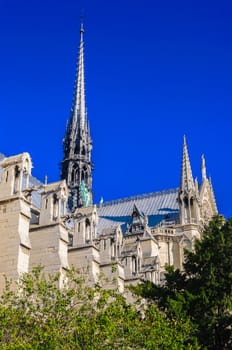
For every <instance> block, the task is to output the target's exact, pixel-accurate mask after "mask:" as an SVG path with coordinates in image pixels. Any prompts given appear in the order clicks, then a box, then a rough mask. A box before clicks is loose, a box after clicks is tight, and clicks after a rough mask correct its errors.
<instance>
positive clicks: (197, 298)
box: [139, 216, 232, 350]
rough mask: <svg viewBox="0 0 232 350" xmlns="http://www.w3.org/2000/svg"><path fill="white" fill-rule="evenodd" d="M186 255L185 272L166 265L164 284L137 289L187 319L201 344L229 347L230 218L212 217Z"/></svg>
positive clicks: (218, 348) (231, 287) (231, 331)
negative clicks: (193, 246) (192, 249)
mask: <svg viewBox="0 0 232 350" xmlns="http://www.w3.org/2000/svg"><path fill="white" fill-rule="evenodd" d="M185 254H186V260H185V263H184V272H180V271H179V270H175V269H174V268H173V267H170V266H169V267H167V272H166V282H165V284H164V286H159V287H157V286H154V285H152V284H149V283H148V284H144V285H143V286H141V287H140V288H139V289H140V290H139V292H140V293H141V294H142V295H144V296H146V297H149V298H152V299H153V300H156V301H157V303H158V305H159V308H160V309H161V310H166V312H167V313H168V314H169V316H170V317H175V318H176V319H178V318H179V317H185V319H190V320H191V322H192V323H193V325H194V329H195V331H194V333H195V334H196V336H197V337H198V339H199V342H200V344H202V347H206V348H207V349H216V350H222V349H231V348H232V219H229V220H228V221H227V222H225V221H224V220H223V219H222V218H221V217H220V216H217V217H215V218H214V219H213V220H212V221H211V222H210V223H209V225H208V226H207V227H206V228H205V231H204V234H203V237H202V240H199V241H196V244H195V250H194V252H190V251H186V252H185Z"/></svg>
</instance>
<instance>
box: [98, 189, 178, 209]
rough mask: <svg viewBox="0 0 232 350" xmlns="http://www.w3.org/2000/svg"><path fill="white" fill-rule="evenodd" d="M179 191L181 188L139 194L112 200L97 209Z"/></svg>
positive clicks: (99, 205) (100, 204)
mask: <svg viewBox="0 0 232 350" xmlns="http://www.w3.org/2000/svg"><path fill="white" fill-rule="evenodd" d="M178 190H179V187H176V188H171V189H168V190H161V191H157V192H149V193H144V194H138V195H134V196H130V197H125V198H119V199H114V200H111V201H107V202H103V203H99V204H97V207H98V208H100V207H106V206H108V205H114V204H120V203H125V202H130V201H132V200H140V199H145V198H150V197H156V196H158V195H162V194H169V193H175V192H177V191H178Z"/></svg>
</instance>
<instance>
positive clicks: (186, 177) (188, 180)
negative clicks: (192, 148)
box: [180, 135, 194, 193]
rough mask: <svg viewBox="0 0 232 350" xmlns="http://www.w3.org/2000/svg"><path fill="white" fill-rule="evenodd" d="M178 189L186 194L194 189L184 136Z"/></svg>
mask: <svg viewBox="0 0 232 350" xmlns="http://www.w3.org/2000/svg"><path fill="white" fill-rule="evenodd" d="M180 188H181V190H182V191H184V192H187V193H188V192H189V191H191V190H193V189H194V181H193V175H192V169H191V164H190V160H189V155H188V148H187V143H186V137H185V135H184V141H183V153H182V169H181V182H180Z"/></svg>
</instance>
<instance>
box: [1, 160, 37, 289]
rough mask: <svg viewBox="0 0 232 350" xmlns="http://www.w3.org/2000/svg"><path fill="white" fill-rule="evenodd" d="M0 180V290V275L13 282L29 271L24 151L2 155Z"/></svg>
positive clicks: (27, 166) (27, 170) (28, 170)
mask: <svg viewBox="0 0 232 350" xmlns="http://www.w3.org/2000/svg"><path fill="white" fill-rule="evenodd" d="M0 165H1V167H2V177H1V182H0V218H1V220H0V233H1V234H0V290H2V288H3V286H4V280H3V278H2V276H3V275H6V276H7V278H8V279H12V281H14V282H15V281H17V280H18V278H19V276H20V274H21V273H23V272H28V270H29V255H30V249H31V242H30V238H29V225H30V218H31V212H30V206H31V203H30V202H29V201H28V200H27V199H26V197H25V196H24V192H23V190H24V189H26V188H27V187H28V182H29V176H30V174H31V168H32V163H31V158H30V155H29V154H28V153H22V154H19V155H17V156H12V157H8V158H4V159H3V160H2V162H1V164H0Z"/></svg>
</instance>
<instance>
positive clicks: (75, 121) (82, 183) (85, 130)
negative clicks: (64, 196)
mask: <svg viewBox="0 0 232 350" xmlns="http://www.w3.org/2000/svg"><path fill="white" fill-rule="evenodd" d="M83 36H84V28H83V23H81V28H80V46H79V55H78V63H77V73H76V81H75V88H74V94H73V104H72V108H71V116H70V121H69V123H68V125H67V127H66V134H65V137H64V140H63V143H64V158H63V161H62V169H61V177H62V179H65V180H66V182H67V185H68V189H69V199H68V206H69V209H70V210H71V211H74V210H75V209H76V208H78V207H82V206H88V205H91V204H92V162H91V149H92V141H91V137H90V129H89V122H88V120H87V108H86V104H85V76H84V40H83Z"/></svg>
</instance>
